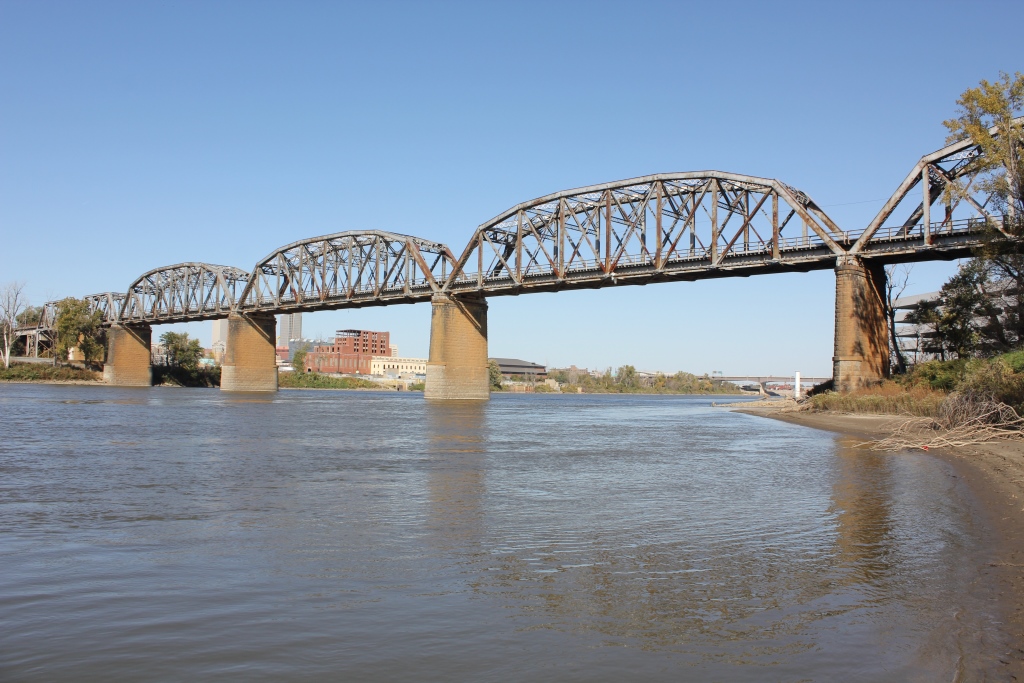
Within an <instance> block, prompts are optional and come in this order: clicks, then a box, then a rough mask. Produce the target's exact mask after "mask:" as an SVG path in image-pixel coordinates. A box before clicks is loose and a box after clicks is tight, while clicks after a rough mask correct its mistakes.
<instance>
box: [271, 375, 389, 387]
mask: <svg viewBox="0 0 1024 683" xmlns="http://www.w3.org/2000/svg"><path fill="white" fill-rule="evenodd" d="M278 386H281V387H283V388H285V389H382V390H383V389H384V387H382V386H381V385H379V384H377V383H376V382H371V381H369V380H365V379H359V378H358V377H331V376H329V375H323V374H321V373H319V372H282V373H281V375H280V376H279V378H278Z"/></svg>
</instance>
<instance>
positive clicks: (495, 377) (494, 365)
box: [487, 360, 501, 390]
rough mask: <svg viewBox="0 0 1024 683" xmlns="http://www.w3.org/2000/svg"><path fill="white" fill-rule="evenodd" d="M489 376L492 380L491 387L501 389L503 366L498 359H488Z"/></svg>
mask: <svg viewBox="0 0 1024 683" xmlns="http://www.w3.org/2000/svg"><path fill="white" fill-rule="evenodd" d="M487 378H488V379H489V380H490V383H491V389H498V390H500V389H501V367H500V366H499V365H498V361H496V360H490V361H487Z"/></svg>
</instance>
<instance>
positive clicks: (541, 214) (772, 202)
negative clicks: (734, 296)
mask: <svg viewBox="0 0 1024 683" xmlns="http://www.w3.org/2000/svg"><path fill="white" fill-rule="evenodd" d="M1017 121H1018V122H1019V121H1021V119H1018V120H1017ZM983 159H984V152H983V150H982V149H981V148H979V147H978V146H976V145H974V144H973V143H972V142H970V141H969V140H964V141H961V142H957V143H954V144H952V145H949V146H947V147H944V148H942V149H940V150H938V151H936V152H933V153H932V154H928V155H926V156H924V157H922V158H921V159H920V160H919V161H918V162H917V164H916V165H915V166H914V167H913V169H912V170H911V171H910V173H909V174H908V175H907V177H906V179H905V180H904V181H903V182H902V183H901V184H900V186H899V187H898V188H897V190H896V192H894V193H893V195H892V197H891V198H890V199H889V200H888V201H887V202H886V203H885V205H884V206H883V207H882V210H881V211H880V212H879V213H878V215H877V216H875V218H874V219H873V220H872V221H871V223H870V224H869V225H868V226H867V227H866V228H864V229H863V230H859V231H852V232H851V231H845V230H843V229H842V228H840V226H838V225H836V223H835V222H834V221H833V220H832V219H831V218H829V216H828V215H827V214H826V213H825V212H824V211H823V210H822V208H821V207H820V206H819V205H818V204H817V203H815V202H814V200H812V199H811V197H810V196H809V195H808V194H806V193H805V192H802V191H800V190H798V189H796V188H794V187H792V186H790V185H787V184H786V183H783V182H780V181H779V180H774V179H770V178H759V177H754V176H748V175H741V174H736V173H725V172H721V171H700V172H689V173H665V174H658V175H650V176H644V177H641V178H631V179H629V180H622V181H617V182H611V183H605V184H602V185H593V186H590V187H583V188H578V189H574V190H566V191H563V192H557V193H555V194H550V195H547V196H545V197H540V198H539V199H534V200H532V201H529V202H524V203H522V204H518V205H516V206H513V207H512V208H510V209H508V210H507V211H504V212H502V213H500V214H498V215H497V216H495V217H494V218H492V219H491V220H489V221H487V222H485V223H483V224H482V225H480V226H479V227H478V228H477V229H476V231H475V232H474V233H473V235H472V237H471V239H470V240H469V243H468V244H467V245H466V247H465V248H464V249H463V250H462V251H461V252H460V253H459V254H458V255H456V254H455V253H453V252H452V251H451V250H450V249H449V248H448V247H447V246H446V245H444V244H441V243H439V242H432V241H429V240H425V239H421V238H419V237H413V236H410V235H402V234H397V233H393V232H386V231H380V230H367V231H349V232H341V233H336V234H332V235H325V236H321V237H313V238H309V239H305V240H300V241H298V242H294V243H292V244H289V245H287V246H284V247H281V248H279V249H276V250H275V251H273V252H271V253H270V254H268V255H267V256H266V257H265V258H263V259H261V260H260V261H259V262H258V263H256V264H255V265H254V266H253V267H252V268H251V269H250V270H248V271H244V270H241V269H239V268H234V267H230V266H220V265H212V264H208V263H181V264H177V265H173V266H167V267H163V268H157V269H155V270H151V271H149V272H147V273H145V274H144V275H142V276H140V277H139V278H138V279H137V280H135V282H133V283H132V284H131V285H129V287H128V288H127V291H126V292H125V293H113V292H108V293H103V294H96V295H91V296H89V297H86V298H87V300H88V301H89V304H90V307H91V308H92V309H93V310H99V311H101V312H102V315H103V321H104V324H105V325H106V326H107V327H108V331H107V357H106V363H105V366H104V378H105V379H106V381H107V382H109V383H110V384H114V385H120V386H148V385H149V384H150V383H151V367H150V342H151V327H152V326H153V325H158V324H162V323H178V322H189V321H197V320H211V319H217V318H227V319H228V321H229V324H228V339H227V349H226V355H225V359H224V363H223V366H222V378H221V388H222V389H224V390H228V391H276V390H277V367H276V357H275V349H274V347H275V339H276V329H275V327H276V322H275V321H276V318H275V316H276V315H278V314H281V313H291V312H297V311H319V310H330V309H341V308H358V307H363V306H387V305H392V304H404V303H415V302H420V301H430V302H431V303H432V307H433V309H432V315H431V332H430V357H429V361H428V364H427V383H426V392H425V394H426V397H427V398H438V399H486V398H487V397H488V393H489V384H488V374H487V357H488V354H487V298H488V297H494V296H514V295H519V294H527V293H531V292H553V291H560V290H566V289H597V288H602V287H617V286H625V285H644V284H647V283H651V282H673V281H691V280H699V279H707V278H719V277H736V276H743V277H746V276H750V275H760V274H768V273H778V272H806V271H811V270H820V269H826V268H829V269H834V270H835V274H836V305H835V352H834V356H833V380H834V382H835V385H836V387H837V388H838V389H840V390H849V389H853V388H857V387H860V386H864V385H868V384H871V383H873V382H877V381H878V380H880V379H882V378H884V377H885V376H886V375H887V374H888V372H889V342H888V331H887V326H886V321H885V300H884V296H885V295H884V292H885V271H884V267H885V265H886V264H889V263H894V262H907V261H922V260H936V259H944V260H949V259H955V258H961V257H965V256H969V255H970V254H971V251H972V249H974V248H976V247H978V246H979V245H980V244H981V241H982V239H983V235H985V234H991V232H992V231H993V230H1001V226H1002V225H1003V224H1004V223H1003V220H1004V219H1003V217H1002V216H1000V215H993V214H992V213H991V209H990V208H989V205H990V204H991V197H987V196H983V195H982V193H980V192H978V188H977V185H976V183H975V179H976V176H977V175H978V172H979V167H980V164H981V162H982V161H983ZM950 183H957V184H959V186H960V187H962V188H965V189H966V192H960V193H957V194H955V195H952V194H950V193H947V192H945V190H946V188H947V186H948V185H949V184H950ZM57 308H58V302H50V303H47V304H46V305H45V306H44V310H43V315H42V317H41V320H40V321H39V324H38V325H36V326H34V327H32V328H28V329H21V330H19V333H20V334H22V335H25V336H26V337H28V338H29V340H30V341H31V342H33V343H34V345H35V348H36V349H38V347H39V344H40V342H41V341H42V340H45V339H46V338H47V335H49V334H51V333H52V330H53V327H54V322H55V320H56V316H57V312H58V311H57Z"/></svg>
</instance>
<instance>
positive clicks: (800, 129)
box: [0, 0, 1024, 375]
mask: <svg viewBox="0 0 1024 683" xmlns="http://www.w3.org/2000/svg"><path fill="white" fill-rule="evenodd" d="M1022 25H1024V3H1019V2H1005V3H1002V2H1001V3H984V2H972V3H964V2H958V3H943V2H927V3H925V2H920V3H918V2H905V3H900V2H891V1H890V2H881V3H877V4H876V3H869V2H857V3H826V2H815V3H742V2H737V3H729V4H721V3H706V2H701V3H696V2H695V3H686V2H673V3H657V2H649V3H644V2H620V3H597V2H587V3H568V2H550V1H549V2H538V3H515V4H512V3H508V4H500V3H493V2H486V3H481V2H472V3H471V2H466V3H441V2H435V3H428V2H408V3H404V2H376V3H364V4H343V3H340V2H333V3H331V2H251V1H246V2H227V1H221V2H205V3H203V2H145V3H140V2H120V3H111V2H66V3H60V2H45V1H40V0H33V1H32V2H12V1H10V0H3V1H2V2H0V237H2V241H0V282H7V281H10V280H23V281H26V282H27V284H28V292H29V295H30V297H31V299H32V302H33V303H42V302H43V301H44V300H46V299H48V298H56V297H61V296H67V295H84V294H88V293H92V292H100V291H108V290H116V291H124V289H125V288H126V287H127V286H128V285H129V283H131V282H132V280H134V279H135V278H136V277H137V276H138V275H140V274H141V273H142V272H144V271H146V270H149V269H151V268H155V267H157V266H161V265H169V264H172V263H178V262H181V261H206V262H211V263H222V264H228V265H234V266H238V267H240V268H244V269H246V270H249V269H250V268H251V267H252V265H253V264H254V263H255V262H256V261H257V260H259V259H260V258H261V257H263V256H264V255H266V254H267V253H269V252H271V251H273V250H274V249H275V248H276V247H278V246H281V245H283V244H286V243H288V242H291V241H294V240H296V239H300V238H303V237H310V236H314V235H320V234H325V233H330V232H337V231H341V230H355V229H370V228H377V229H384V230H393V231H397V232H405V233H411V234H414V235H419V236H422V237H426V238H430V239H435V240H440V241H443V242H446V243H447V244H449V245H450V246H451V247H452V249H453V250H454V251H456V252H460V251H461V250H462V248H463V247H464V245H465V244H466V242H467V241H468V239H469V237H470V236H471V234H472V232H473V230H474V228H475V227H476V226H477V225H478V224H479V223H481V222H483V221H484V220H486V219H488V218H490V217H492V216H494V215H495V214H497V213H499V212H500V211H502V210H504V209H505V208H508V207H509V206H512V205H514V204H516V203H518V202H521V201H524V200H527V199H531V198H533V197H537V196H540V195H543V194H547V193H549V192H554V191H557V190H561V189H566V188H571V187H577V186H580V185H586V184H591V183H598V182H604V181H610V180H616V179H620V178H627V177H632V176H638V175H644V174H649V173H659V172H670V171H689V170H701V169H719V170H724V171H733V172H739V173H747V174H751V175H759V176H768V177H775V178H779V179H781V180H783V181H785V182H787V183H789V184H791V185H794V186H796V187H799V188H800V189H802V190H804V191H805V192H807V193H808V194H810V195H811V196H812V197H814V198H815V199H816V200H817V201H818V203H819V204H822V205H824V206H825V208H826V211H828V212H829V213H830V215H831V216H832V217H833V218H834V219H835V220H836V221H837V222H838V223H839V224H840V225H841V226H843V227H844V228H847V229H857V228H861V227H863V226H864V225H865V224H866V223H867V222H868V221H869V220H870V218H871V217H872V216H873V215H874V214H875V212H877V210H878V209H879V207H880V206H881V204H882V202H883V201H884V199H885V198H887V197H888V196H889V195H890V194H891V193H892V191H893V190H894V189H895V187H896V185H897V184H898V183H899V182H900V180H902V178H903V177H904V176H905V175H906V173H907V172H908V171H909V169H910V168H911V167H912V165H913V164H914V163H915V162H916V160H917V159H918V158H919V157H920V156H921V155H922V154H925V153H927V152H930V151H932V150H934V149H937V148H938V147H940V146H942V144H943V141H944V136H945V132H944V129H943V127H942V120H943V119H944V118H948V117H950V116H951V115H952V114H953V113H954V102H955V100H956V98H957V96H958V95H959V93H961V92H962V91H963V90H964V89H966V88H968V87H971V86H973V85H976V84H977V82H978V80H980V79H981V78H990V79H991V78H995V77H996V76H997V75H998V72H999V71H1000V70H1005V71H1010V72H1013V71H1015V70H1022V69H1024V51H1022V49H1021V42H1020V37H1021V31H1020V27H1021V26H1022ZM966 27H970V29H969V30H968V29H967V28H966ZM954 268H955V265H954V264H926V265H918V266H916V267H915V269H914V274H913V276H912V282H913V283H914V284H913V287H912V291H918V292H922V291H931V290H934V289H937V288H938V287H939V286H940V285H941V283H942V282H943V281H944V280H945V278H946V277H947V276H948V275H949V274H950V273H951V272H952V271H953V269H954ZM833 299H834V276H833V274H832V273H831V271H823V272H818V273H810V274H794V275H772V276H760V277H753V278H737V279H728V280H713V281H706V282H698V283H677V284H662V285H656V286H646V287H625V288H618V289H609V290H599V291H592V292H576V293H572V292H563V293H559V294H535V295H528V296H520V297H506V298H495V299H491V307H490V319H489V323H490V352H491V355H492V356H512V357H520V358H525V359H529V360H533V361H538V362H542V363H547V364H549V365H568V364H570V363H575V364H577V365H579V366H586V367H592V368H593V367H599V368H604V367H608V366H618V365H621V364H623V363H632V364H634V365H636V366H637V367H638V368H641V369H651V370H654V369H661V370H666V371H675V370H688V371H692V372H698V373H701V372H710V371H712V370H722V371H724V372H726V373H737V374H739V373H758V372H778V373H789V372H792V371H794V370H800V371H802V372H803V373H804V374H805V375H808V374H815V375H825V374H830V367H831V356H832V334H833V329H832V328H833V319H832V307H833ZM429 317H430V310H429V305H428V304H419V305H415V306H393V307H387V308H383V309H368V310H362V311H347V312H346V311H337V312H325V313H318V314H314V315H307V316H305V321H304V323H305V324H304V327H305V332H306V333H307V335H309V334H311V333H316V332H318V331H319V332H323V333H325V334H327V333H330V332H331V331H333V330H334V329H336V328H341V327H363V328H368V329H386V330H390V331H391V332H392V335H393V339H394V340H395V342H396V343H397V344H398V346H399V347H400V349H401V351H402V353H403V355H407V354H412V355H419V356H425V355H426V353H427V344H428V339H429ZM185 329H188V330H189V331H190V332H192V333H193V334H198V335H199V336H200V338H201V339H203V341H204V343H209V336H210V331H209V324H208V323H207V324H205V325H195V326H189V327H186V328H185ZM162 330H163V328H156V330H155V331H156V332H157V333H159V332H160V331H162Z"/></svg>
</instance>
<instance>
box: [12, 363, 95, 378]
mask: <svg viewBox="0 0 1024 683" xmlns="http://www.w3.org/2000/svg"><path fill="white" fill-rule="evenodd" d="M101 379H102V375H101V374H100V373H98V372H95V371H94V370H85V369H83V368H76V367H71V366H67V365H44V364H42V363H11V365H10V366H9V367H6V368H0V381H3V382H99V381H100V380H101Z"/></svg>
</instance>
